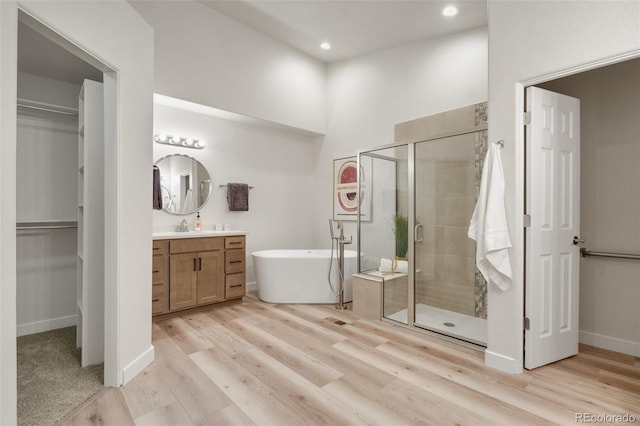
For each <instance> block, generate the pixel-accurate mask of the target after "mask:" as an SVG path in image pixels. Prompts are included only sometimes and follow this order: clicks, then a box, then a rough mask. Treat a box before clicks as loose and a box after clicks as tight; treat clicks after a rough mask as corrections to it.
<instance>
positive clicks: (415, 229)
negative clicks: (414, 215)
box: [413, 223, 424, 244]
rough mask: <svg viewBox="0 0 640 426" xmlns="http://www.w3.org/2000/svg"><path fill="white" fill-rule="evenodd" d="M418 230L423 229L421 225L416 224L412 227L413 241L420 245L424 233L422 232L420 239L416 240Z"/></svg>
mask: <svg viewBox="0 0 640 426" xmlns="http://www.w3.org/2000/svg"><path fill="white" fill-rule="evenodd" d="M419 229H423V228H422V224H420V223H417V224H416V226H414V227H413V240H414V241H415V242H416V243H418V244H422V241H424V232H422V238H418V235H419V234H420V233H419V232H418V230H419Z"/></svg>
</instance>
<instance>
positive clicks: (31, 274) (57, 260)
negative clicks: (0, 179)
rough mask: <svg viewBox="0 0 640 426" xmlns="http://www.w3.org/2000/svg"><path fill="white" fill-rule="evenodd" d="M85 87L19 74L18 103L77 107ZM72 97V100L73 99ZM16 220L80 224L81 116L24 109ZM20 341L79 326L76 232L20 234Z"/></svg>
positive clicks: (20, 122)
mask: <svg viewBox="0 0 640 426" xmlns="http://www.w3.org/2000/svg"><path fill="white" fill-rule="evenodd" d="M79 92H80V87H79V86H76V85H73V84H70V83H65V82H61V81H57V80H52V79H48V78H44V77H40V76H36V75H32V74H25V73H19V74H18V98H19V99H24V100H29V101H36V102H44V103H47V104H53V105H58V106H66V107H72V108H77V106H78V93H79ZM74 99H75V101H74ZM16 150H17V153H16V155H17V175H16V178H17V182H16V189H17V194H16V217H17V221H18V222H24V221H52V220H58V221H75V220H76V216H77V213H76V210H77V207H76V206H77V200H78V191H77V181H78V176H77V173H78V171H77V170H78V118H77V117H73V116H69V115H62V114H56V113H51V112H42V111H37V110H31V109H25V108H21V109H20V110H19V113H18V133H17V147H16ZM16 247H17V293H16V297H17V329H18V335H19V336H20V335H24V334H31V333H37V332H42V331H47V330H53V329H56V328H60V327H68V326H71V325H75V324H76V279H77V269H76V268H77V232H76V229H51V230H24V231H18V233H17V246H16Z"/></svg>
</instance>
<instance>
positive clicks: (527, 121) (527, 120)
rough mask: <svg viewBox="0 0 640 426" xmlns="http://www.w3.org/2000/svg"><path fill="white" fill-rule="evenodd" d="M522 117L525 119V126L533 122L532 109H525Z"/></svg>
mask: <svg viewBox="0 0 640 426" xmlns="http://www.w3.org/2000/svg"><path fill="white" fill-rule="evenodd" d="M522 119H523V120H524V125H525V126H526V125H527V124H531V111H525V113H524V115H523V116H522Z"/></svg>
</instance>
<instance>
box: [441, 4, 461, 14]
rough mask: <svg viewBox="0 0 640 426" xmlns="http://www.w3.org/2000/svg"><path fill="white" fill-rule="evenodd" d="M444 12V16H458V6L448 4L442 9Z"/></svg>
mask: <svg viewBox="0 0 640 426" xmlns="http://www.w3.org/2000/svg"><path fill="white" fill-rule="evenodd" d="M442 14H443V15H444V16H456V15H457V14H458V8H457V7H455V6H447V7H445V8H444V9H442Z"/></svg>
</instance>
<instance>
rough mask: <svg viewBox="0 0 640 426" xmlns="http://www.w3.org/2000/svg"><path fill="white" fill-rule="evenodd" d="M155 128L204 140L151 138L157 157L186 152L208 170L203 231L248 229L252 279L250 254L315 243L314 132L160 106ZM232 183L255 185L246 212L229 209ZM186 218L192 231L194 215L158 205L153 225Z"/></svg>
mask: <svg viewBox="0 0 640 426" xmlns="http://www.w3.org/2000/svg"><path fill="white" fill-rule="evenodd" d="M154 132H155V133H156V134H159V133H164V134H169V135H175V136H183V137H191V138H194V139H199V140H204V141H205V142H206V147H205V148H204V149H202V150H195V149H189V148H179V147H175V146H169V145H161V144H157V143H154V144H153V156H154V161H156V160H158V159H160V158H162V157H164V156H165V155H168V154H173V153H175V154H185V155H189V156H191V157H193V158H195V159H197V160H198V161H199V162H201V163H202V164H203V165H204V167H205V168H206V169H207V170H208V172H209V175H210V177H211V186H212V191H211V197H210V198H209V201H207V203H206V204H205V206H204V207H203V208H202V209H200V218H201V220H202V224H203V229H213V227H214V225H215V224H230V225H231V226H232V229H234V230H242V231H247V232H248V235H247V249H246V252H247V282H249V283H252V282H254V281H255V276H254V272H253V260H252V258H251V253H252V252H254V251H257V250H266V249H296V248H311V244H312V242H313V241H312V229H311V226H310V221H309V217H310V216H311V213H312V204H311V195H310V193H309V189H310V188H311V186H312V183H313V169H314V166H315V157H316V154H315V151H316V146H315V145H314V142H313V141H312V139H311V138H310V137H306V136H301V135H297V134H293V133H287V132H284V131H279V130H274V129H270V128H267V127H261V126H258V125H253V124H246V123H239V122H235V121H231V120H225V119H221V118H216V117H212V116H209V115H205V114H200V113H196V112H192V111H185V110H183V109H180V108H176V107H171V106H166V105H159V104H155V107H154ZM227 182H244V183H247V184H249V185H251V186H254V189H252V190H250V191H249V211H247V212H229V211H228V207H227V201H226V193H227V192H226V188H220V187H219V185H221V184H226V183H227ZM147 198H150V197H147ZM183 218H187V220H188V222H189V224H190V225H191V229H193V222H194V220H195V214H191V215H188V216H176V215H172V214H169V213H166V212H164V211H158V210H154V212H153V230H154V231H156V232H161V231H173V230H175V226H176V225H177V224H178V223H180V221H181V220H182V219H183Z"/></svg>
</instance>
